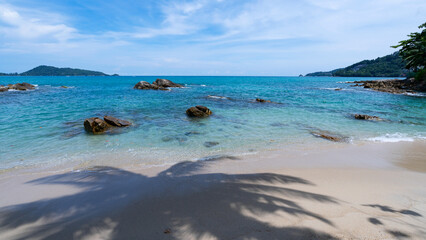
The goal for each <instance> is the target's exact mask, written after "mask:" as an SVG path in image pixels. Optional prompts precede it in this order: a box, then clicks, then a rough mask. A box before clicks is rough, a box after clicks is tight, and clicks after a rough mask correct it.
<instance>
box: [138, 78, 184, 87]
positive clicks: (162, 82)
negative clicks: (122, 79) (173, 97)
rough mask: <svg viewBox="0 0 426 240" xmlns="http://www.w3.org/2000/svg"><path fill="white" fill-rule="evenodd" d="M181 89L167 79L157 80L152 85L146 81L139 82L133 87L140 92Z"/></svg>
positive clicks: (178, 85)
mask: <svg viewBox="0 0 426 240" xmlns="http://www.w3.org/2000/svg"><path fill="white" fill-rule="evenodd" d="M181 87H183V86H182V85H180V84H177V83H174V82H172V81H170V80H167V79H160V78H158V79H157V80H155V81H154V82H153V83H152V84H151V83H149V82H147V81H140V82H138V83H136V85H135V86H134V87H133V88H134V89H141V90H148V89H151V90H169V88H181Z"/></svg>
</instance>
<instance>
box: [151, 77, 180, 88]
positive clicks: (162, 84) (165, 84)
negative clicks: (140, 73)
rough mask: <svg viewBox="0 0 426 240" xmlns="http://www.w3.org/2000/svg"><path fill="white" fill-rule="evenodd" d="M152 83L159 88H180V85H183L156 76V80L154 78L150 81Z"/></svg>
mask: <svg viewBox="0 0 426 240" xmlns="http://www.w3.org/2000/svg"><path fill="white" fill-rule="evenodd" d="M152 85H156V86H158V87H159V88H169V87H177V88H181V87H183V86H182V85H180V84H177V83H174V82H172V81H170V80H167V79H160V78H157V80H155V81H154V82H153V83H152Z"/></svg>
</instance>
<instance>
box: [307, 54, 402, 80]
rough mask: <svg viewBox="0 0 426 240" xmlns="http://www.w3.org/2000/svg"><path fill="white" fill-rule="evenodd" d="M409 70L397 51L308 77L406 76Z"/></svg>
mask: <svg viewBox="0 0 426 240" xmlns="http://www.w3.org/2000/svg"><path fill="white" fill-rule="evenodd" d="M409 74H410V71H409V70H407V69H406V68H405V62H404V60H403V59H402V58H401V56H400V55H399V52H394V53H393V54H390V55H387V56H384V57H379V58H376V59H374V60H364V61H361V62H358V63H355V64H353V65H351V66H349V67H345V68H339V69H335V70H332V71H329V72H314V73H309V74H306V76H308V77H320V76H327V77H407V75H409Z"/></svg>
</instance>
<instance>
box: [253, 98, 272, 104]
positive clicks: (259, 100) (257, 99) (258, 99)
mask: <svg viewBox="0 0 426 240" xmlns="http://www.w3.org/2000/svg"><path fill="white" fill-rule="evenodd" d="M256 102H261V103H265V102H267V103H271V101H269V100H265V99H261V98H256Z"/></svg>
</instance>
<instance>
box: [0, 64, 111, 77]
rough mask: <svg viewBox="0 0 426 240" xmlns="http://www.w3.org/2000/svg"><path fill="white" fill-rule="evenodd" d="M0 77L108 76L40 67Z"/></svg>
mask: <svg viewBox="0 0 426 240" xmlns="http://www.w3.org/2000/svg"><path fill="white" fill-rule="evenodd" d="M0 76H109V75H108V74H105V73H103V72H97V71H90V70H83V69H76V68H57V67H52V66H45V65H41V66H38V67H36V68H33V69H31V70H29V71H26V72H23V73H21V74H18V73H10V74H6V73H0Z"/></svg>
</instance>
